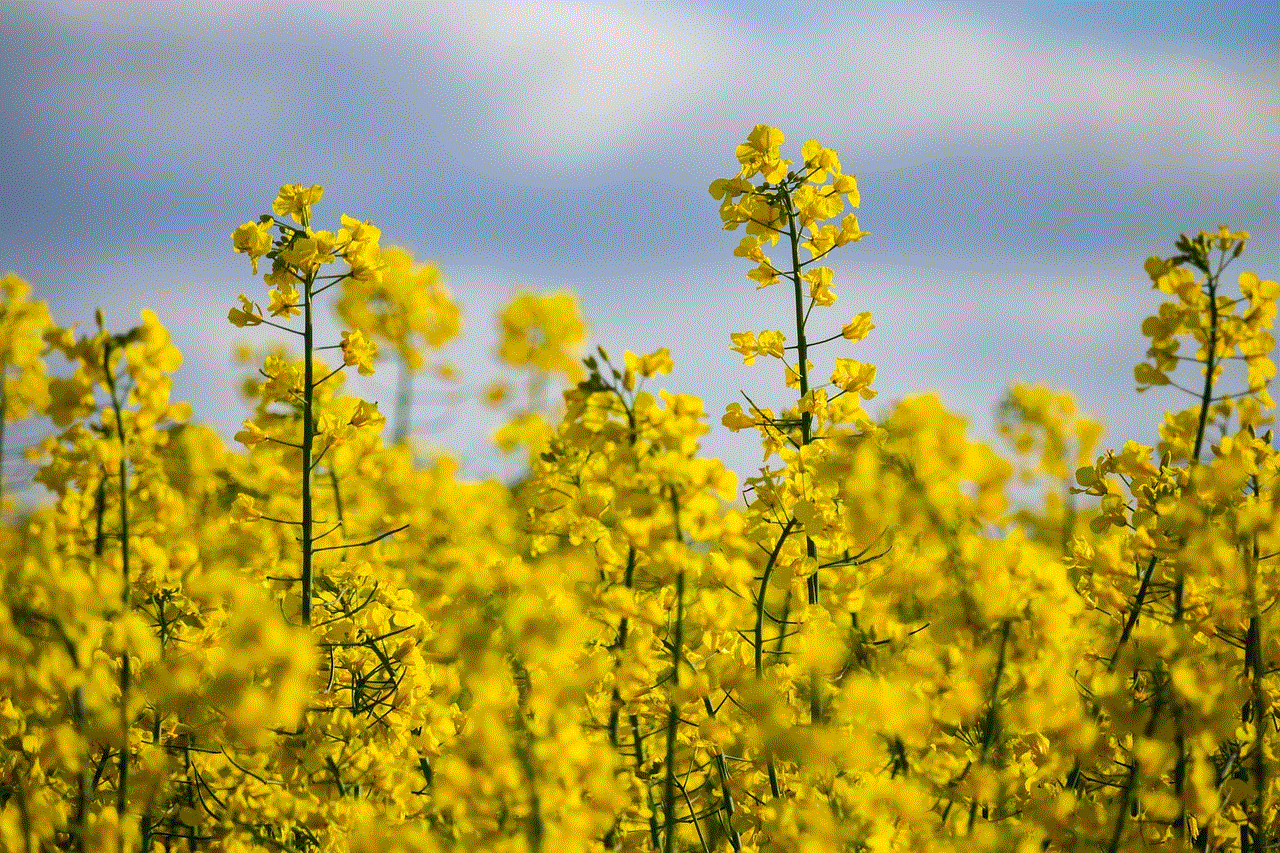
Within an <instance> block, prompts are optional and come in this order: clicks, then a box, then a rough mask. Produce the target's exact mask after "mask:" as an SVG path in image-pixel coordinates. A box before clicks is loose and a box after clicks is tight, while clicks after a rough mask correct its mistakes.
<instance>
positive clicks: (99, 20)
mask: <svg viewBox="0 0 1280 853" xmlns="http://www.w3.org/2000/svg"><path fill="white" fill-rule="evenodd" d="M134 9H135V12H141V9H142V7H134ZM146 10H147V11H146V14H135V13H131V12H130V11H128V10H127V9H125V10H122V9H121V4H101V5H89V6H76V7H69V8H67V9H64V10H62V12H61V14H60V15H59V16H57V17H59V18H61V21H60V22H59V23H58V26H66V25H67V24H68V22H70V23H71V24H72V25H73V26H76V27H80V28H83V29H85V30H87V31H93V32H95V33H101V34H102V37H103V38H104V39H107V40H110V39H119V38H122V37H125V36H132V37H135V38H140V39H143V40H148V39H149V40H153V41H154V42H155V43H156V44H157V45H161V46H164V47H165V49H167V50H174V49H175V45H178V46H181V45H183V44H184V43H188V42H189V46H190V47H192V49H195V48H196V46H198V49H199V51H201V52H212V53H214V54H218V53H220V52H221V53H225V54H226V55H227V56H228V57H232V60H231V61H230V62H229V64H228V67H227V68H226V69H225V71H226V73H225V74H220V75H218V76H217V77H216V78H215V77H213V76H209V77H204V78H199V79H197V78H188V79H177V80H172V81H170V82H169V83H163V81H160V82H161V83H163V85H160V86H157V81H156V80H138V79H130V78H128V77H127V73H126V76H118V75H109V76H107V77H106V78H105V79H97V80H95V81H94V83H93V86H92V88H91V89H86V90H84V91H80V92H76V91H74V90H72V91H70V92H69V93H68V92H66V90H64V94H65V95H66V96H67V97H65V98H64V106H65V110H66V113H67V117H68V118H69V119H70V118H73V117H75V116H76V115H81V114H85V113H82V111H84V110H87V111H88V112H87V115H89V116H92V117H94V118H95V119H96V120H97V121H99V122H101V123H105V124H107V125H109V126H116V125H118V126H120V127H131V128H134V129H135V130H137V131H138V132H139V135H141V136H145V135H146V131H147V129H148V128H150V129H151V131H152V133H154V134H155V135H160V136H163V135H166V134H168V135H170V136H172V135H173V133H174V131H175V127H176V128H177V129H178V131H179V135H180V137H181V138H179V139H178V140H177V141H176V144H178V145H192V144H194V143H195V142H196V141H197V140H199V139H200V138H202V137H205V138H208V139H209V141H210V143H211V144H212V145H221V144H224V143H226V142H227V140H228V139H229V138H230V137H232V136H234V130H232V129H233V128H235V127H236V126H237V121H238V117H243V116H246V115H248V114H249V113H250V112H252V111H253V110H254V108H255V106H256V108H257V109H258V110H259V111H266V112H268V113H271V114H275V115H280V116H282V117H286V116H288V114H289V111H290V109H291V108H290V107H289V105H288V104H287V103H286V102H285V92H286V89H287V87H286V86H282V85H280V84H273V83H272V82H271V81H272V78H273V77H274V76H279V77H280V79H283V80H290V79H292V78H293V77H294V76H299V77H300V78H305V77H306V76H307V74H306V71H307V69H306V68H305V67H299V66H298V65H297V64H296V62H294V61H292V60H287V59H286V57H285V56H284V55H283V54H281V53H280V52H279V51H280V49H282V48H283V46H284V45H283V44H280V45H276V44H275V43H274V42H273V41H272V39H271V38H268V34H269V32H270V31H271V27H278V23H277V21H278V20H279V19H288V18H290V17H296V18H299V19H302V20H305V25H303V24H301V23H300V24H298V25H297V26H296V27H294V28H293V29H291V30H290V31H289V33H288V36H287V37H288V38H295V39H304V40H305V39H313V40H314V41H315V43H316V44H317V45H318V47H317V48H316V53H315V60H314V61H315V64H316V67H317V68H324V67H326V65H325V64H326V57H325V53H326V51H329V52H331V53H335V54H336V55H337V57H338V59H337V61H339V62H342V61H352V62H353V67H352V68H351V72H350V79H351V88H352V91H351V92H348V93H345V94H344V93H341V92H311V93H309V96H310V97H311V98H312V99H313V100H314V103H311V104H310V106H309V107H293V109H305V108H310V109H326V108H328V109H333V110H338V111H341V110H346V109H354V110H356V111H357V113H358V110H359V103H358V101H355V102H351V101H346V100H344V99H349V98H351V97H353V96H358V95H359V89H360V86H361V81H362V80H367V79H368V77H369V75H370V71H371V69H373V68H378V69H381V73H380V74H378V75H377V79H378V80H379V85H383V86H385V85H387V81H392V82H391V85H393V86H399V87H400V88H401V91H400V92H399V93H398V97H397V96H395V95H391V96H387V95H386V94H385V93H383V95H382V97H384V98H385V101H386V102H387V103H395V102H398V101H401V100H402V101H403V103H405V104H406V108H408V109H410V110H412V111H413V113H414V114H415V115H419V114H421V115H422V116H423V118H425V119H427V120H429V119H430V115H431V114H432V111H433V110H434V109H435V108H436V107H437V106H439V105H431V104H419V105H417V106H414V103H415V101H418V100H420V99H421V98H422V97H423V96H424V91H425V92H426V96H427V97H444V96H446V95H445V94H442V93H441V92H440V91H438V82H439V80H438V79H437V80H436V84H437V87H435V88H433V87H425V89H424V74H425V75H440V77H441V78H442V79H444V80H448V81H450V85H451V86H453V87H455V91H452V92H449V93H447V96H449V97H455V98H457V99H459V100H460V101H461V103H462V104H463V106H464V108H465V109H464V112H467V113H468V114H474V115H475V116H477V117H478V120H477V122H476V123H475V124H474V125H471V126H470V127H458V128H456V129H453V132H455V133H456V134H458V135H460V136H462V137H464V138H461V139H459V140H458V144H459V145H460V146H461V147H463V148H474V149H477V150H480V151H484V152H485V153H486V154H488V155H490V156H492V157H494V158H495V159H496V160H498V161H500V162H506V163H510V164H513V166H514V165H517V164H518V165H521V166H523V167H525V168H529V169H535V170H539V171H543V172H553V173H555V174H557V175H568V174H572V173H574V172H575V171H581V170H583V169H590V168H593V167H598V166H601V165H613V166H617V165H620V164H625V163H627V162H629V161H631V160H632V159H633V158H634V157H636V156H638V155H642V154H643V153H644V152H645V151H646V150H649V149H650V148H651V147H652V146H653V145H654V144H655V139H657V138H668V137H673V136H674V137H677V138H680V139H682V140H684V142H685V143H686V145H688V146H690V148H689V149H688V150H692V149H693V148H694V147H696V146H702V145H706V144H708V141H709V140H711V139H714V140H717V141H718V140H719V139H720V137H721V136H722V135H724V134H726V133H727V134H728V135H729V137H730V138H735V139H736V138H737V137H740V136H742V135H743V134H744V133H745V131H746V130H747V129H749V127H750V126H751V124H753V123H756V122H768V123H776V124H779V125H780V126H782V127H783V128H784V130H788V131H790V132H793V133H795V134H796V135H801V134H803V135H805V136H808V135H814V136H818V137H819V138H821V139H822V140H823V141H824V142H826V143H827V144H830V145H833V146H835V147H837V148H840V149H841V150H842V151H845V152H846V153H847V154H848V155H849V156H851V157H852V156H853V155H856V156H857V157H858V158H859V160H860V161H864V162H865V161H872V160H880V161H887V160H893V161H896V162H899V163H900V162H902V161H903V160H909V159H912V158H918V157H922V156H923V157H928V156H935V155H936V154H937V153H938V152H954V151H955V150H956V149H957V148H959V149H961V150H965V149H971V148H977V149H978V150H983V151H987V152H988V153H996V154H1002V153H1003V154H1006V155H1010V156H1014V157H1016V158H1018V159H1025V160H1026V161H1029V162H1033V163H1035V162H1046V161H1048V160H1053V159H1057V158H1079V159H1082V160H1084V159H1088V158H1090V157H1100V158H1105V159H1106V160H1108V161H1111V162H1113V163H1118V164H1121V165H1122V166H1125V167H1126V168H1128V169H1132V170H1136V171H1137V173H1138V174H1139V175H1140V176H1145V177H1148V178H1152V177H1154V178H1157V179H1161V180H1165V179H1174V180H1177V181H1178V182H1179V183H1183V182H1186V181H1189V180H1190V181H1195V182H1196V183H1197V184H1199V185H1202V186H1208V185H1212V184H1213V183H1214V182H1216V181H1223V180H1241V179H1249V180H1253V181H1257V182H1262V183H1264V184H1276V183H1277V182H1280V177H1278V176H1280V149H1277V147H1276V146H1275V145H1274V144H1273V142H1274V141H1273V138H1272V137H1273V129H1274V125H1275V124H1276V122H1277V120H1278V119H1280V80H1277V78H1276V76H1275V75H1274V74H1266V73H1263V72H1259V73H1258V74H1256V75H1254V76H1248V75H1245V74H1241V73H1239V72H1236V71H1233V70H1230V69H1227V68H1224V67H1219V66H1215V65H1214V64H1212V63H1211V62H1209V61H1207V60H1204V59H1201V58H1197V57H1194V56H1188V55H1185V54H1179V53H1178V52H1175V50H1174V48H1172V47H1170V48H1169V49H1168V50H1161V49H1160V48H1159V47H1153V46H1145V45H1144V46H1137V47H1134V46H1131V45H1125V44H1123V43H1109V44H1093V43H1088V42H1083V41H1068V40H1061V41H1050V39H1051V38H1053V36H1052V34H1050V33H1046V32H1032V31H1029V30H1024V29H1019V28H1017V27H1015V26H1013V25H1010V24H1008V23H1005V22H1002V21H999V20H996V19H995V18H993V17H983V16H981V15H975V14H967V13H965V12H963V11H960V10H957V9H956V8H955V7H951V6H945V5H943V6H907V7H903V6H901V5H899V4H894V5H891V6H886V5H870V6H866V5H860V6H857V7H853V8H848V7H842V8H840V9H838V10H836V11H834V12H830V13H828V14H827V17H820V18H818V19H816V20H811V21H808V22H806V23H805V24H804V25H803V26H797V27H796V28H794V29H784V30H780V31H776V32H769V31H768V30H766V29H765V27H766V26H767V24H766V23H764V22H763V21H761V20H758V18H759V17H760V16H759V15H758V14H757V15H754V16H752V18H748V15H750V14H751V13H750V12H747V11H742V12H739V13H738V14H736V15H735V14H733V13H732V12H731V11H727V10H715V9H712V8H707V7H700V6H689V5H676V4H642V5H632V4H577V3H575V4H531V3H505V4H485V5H483V6H471V5H440V6H432V5H421V4H416V3H395V4H322V5H303V6H290V5H287V4H286V5H280V6H272V7H261V6H257V5H254V4H247V5H237V4H195V5H194V6H192V5H189V4H188V5H184V6H181V7H164V6H162V7H159V8H155V7H153V6H151V5H148V6H147V7H146ZM272 10H275V11H272ZM792 12H794V10H792ZM753 18H754V19H753ZM246 39H248V40H250V41H251V42H256V43H260V44H261V46H262V47H263V48H266V49H267V53H266V54H262V53H261V51H256V52H248V53H246V52H245V51H244V49H243V48H244V45H245V42H246ZM324 45H331V46H332V49H330V48H326V47H324ZM131 49H142V48H141V46H140V45H139V46H135V47H133V48H131ZM184 52H185V48H181V47H180V48H179V52H177V53H175V56H178V57H181V56H182V55H183V53H184ZM254 55H257V56H258V59H257V60H256V61H258V62H260V63H261V66H259V67H252V66H250V65H246V64H245V63H246V62H248V57H250V56H254ZM355 58H358V62H357V61H354V60H355ZM330 61H332V60H330ZM304 62H305V61H304ZM46 97H52V95H49V94H47V95H46ZM329 98H333V99H334V100H333V101H332V105H331V106H328V107H326V106H325V103H326V100H327V99H329ZM108 105H109V106H110V108H111V109H114V110H116V111H117V112H115V113H114V114H110V113H109V112H108ZM299 126H300V122H298V121H286V122H285V124H284V125H282V126H281V127H280V128H279V129H278V130H279V132H280V134H281V135H282V136H283V137H286V138H287V136H288V135H289V134H290V133H291V132H292V130H291V129H296V128H297V127H299ZM183 128H185V130H183ZM334 142H338V143H340V141H339V140H334ZM1082 167H1085V168H1087V164H1086V163H1084V162H1082Z"/></svg>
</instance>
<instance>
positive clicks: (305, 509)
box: [302, 273, 316, 625]
mask: <svg viewBox="0 0 1280 853" xmlns="http://www.w3.org/2000/svg"><path fill="white" fill-rule="evenodd" d="M315 279H316V277H315V273H308V274H307V276H306V278H305V279H304V280H303V283H302V284H303V288H302V294H303V295H302V300H303V301H302V318H303V319H302V350H303V356H302V358H303V366H302V371H303V377H302V623H303V624H304V625H310V624H311V596H312V591H313V584H314V576H313V568H312V562H313V559H312V546H313V544H314V543H313V542H312V522H313V519H312V514H313V512H314V510H313V508H312V505H311V457H312V450H313V447H314V444H315V437H316V436H315V420H314V405H315V329H314V318H313V317H312V312H313V293H312V288H313V287H314V286H315Z"/></svg>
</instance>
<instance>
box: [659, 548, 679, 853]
mask: <svg viewBox="0 0 1280 853" xmlns="http://www.w3.org/2000/svg"><path fill="white" fill-rule="evenodd" d="M675 632H676V633H675V639H674V640H673V641H672V650H671V662H672V671H671V686H672V687H673V688H675V687H677V686H678V685H679V684H680V647H681V645H682V644H683V642H684V638H683V634H684V572H683V571H679V572H676V625H675ZM679 723H680V709H679V708H678V707H676V701H675V699H672V700H671V705H670V708H669V709H668V711H667V756H666V764H667V768H666V770H667V772H666V777H665V779H664V780H663V786H662V811H663V815H664V818H665V820H666V824H665V826H664V827H663V831H662V849H663V853H672V851H673V850H675V825H676V728H677V726H678V725H679Z"/></svg>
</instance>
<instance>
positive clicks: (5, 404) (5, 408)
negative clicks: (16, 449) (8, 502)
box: [0, 358, 9, 512]
mask: <svg viewBox="0 0 1280 853" xmlns="http://www.w3.org/2000/svg"><path fill="white" fill-rule="evenodd" d="M8 372H9V361H8V359H5V358H0V512H3V511H4V425H5V421H7V420H8V419H9V388H8V383H7V382H5V374H6V373H8Z"/></svg>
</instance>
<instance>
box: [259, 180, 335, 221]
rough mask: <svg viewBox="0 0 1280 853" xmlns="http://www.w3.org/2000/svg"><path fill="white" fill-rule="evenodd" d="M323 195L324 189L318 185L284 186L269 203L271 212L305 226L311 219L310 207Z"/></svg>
mask: <svg viewBox="0 0 1280 853" xmlns="http://www.w3.org/2000/svg"><path fill="white" fill-rule="evenodd" d="M323 195H324V187H322V186H320V185H319V184H312V185H311V186H309V187H304V186H303V185H302V184H285V185H284V186H282V187H281V188H280V193H279V194H278V195H277V196H276V200H275V201H273V202H272V203H271V210H272V212H273V213H275V215H276V216H289V217H292V218H293V221H294V222H297V223H298V224H299V225H306V224H307V223H308V222H309V221H310V219H311V205H313V204H316V203H317V202H319V201H320V197H321V196H323Z"/></svg>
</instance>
